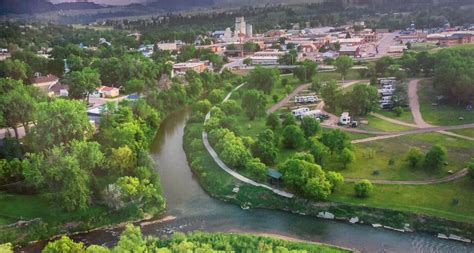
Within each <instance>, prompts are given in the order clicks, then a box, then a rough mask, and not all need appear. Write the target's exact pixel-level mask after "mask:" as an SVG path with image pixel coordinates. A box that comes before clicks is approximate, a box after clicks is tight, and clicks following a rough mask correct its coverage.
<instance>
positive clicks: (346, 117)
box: [339, 112, 351, 125]
mask: <svg viewBox="0 0 474 253" xmlns="http://www.w3.org/2000/svg"><path fill="white" fill-rule="evenodd" d="M349 123H351V116H349V113H348V112H343V113H342V114H341V117H339V124H341V125H347V124H349Z"/></svg>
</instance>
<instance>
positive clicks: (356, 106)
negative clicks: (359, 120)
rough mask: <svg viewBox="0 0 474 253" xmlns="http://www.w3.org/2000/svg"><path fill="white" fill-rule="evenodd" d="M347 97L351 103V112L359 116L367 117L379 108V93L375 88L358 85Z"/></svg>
mask: <svg viewBox="0 0 474 253" xmlns="http://www.w3.org/2000/svg"><path fill="white" fill-rule="evenodd" d="M346 96H348V97H349V98H348V100H349V103H350V110H351V111H352V112H353V113H355V114H358V115H362V116H364V115H367V114H368V113H369V112H371V111H373V110H375V109H376V108H377V106H378V99H379V95H378V91H377V88H376V87H374V86H369V85H365V84H356V85H355V86H354V88H353V89H352V91H350V92H349V93H348V94H347V95H346Z"/></svg>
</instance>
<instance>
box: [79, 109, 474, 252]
mask: <svg viewBox="0 0 474 253" xmlns="http://www.w3.org/2000/svg"><path fill="white" fill-rule="evenodd" d="M187 116H188V112H187V111H186V110H182V111H179V112H176V113H174V114H173V115H172V116H171V117H169V118H168V119H166V120H165V121H164V122H163V124H162V126H161V128H160V129H159V131H158V133H157V135H156V139H155V141H154V144H153V147H152V149H151V154H152V157H153V159H154V160H155V161H157V163H158V164H159V165H158V166H157V170H158V172H159V173H160V175H161V183H162V188H163V193H164V196H165V197H166V200H167V206H168V212H167V214H168V215H170V216H175V217H176V219H174V220H169V221H164V222H162V223H157V224H151V225H146V226H144V227H142V231H143V233H144V234H146V235H158V236H162V235H166V234H170V233H172V232H174V231H182V232H187V231H192V230H203V231H222V232H248V233H262V234H276V235H281V236H287V237H292V238H296V239H302V240H308V241H315V242H322V243H327V244H334V245H338V246H342V247H347V248H352V249H356V250H358V251H361V252H456V253H461V252H474V245H470V244H465V243H459V242H455V241H447V240H441V239H437V238H435V237H434V236H432V235H428V234H422V233H399V232H393V231H387V230H382V229H374V228H372V227H370V226H365V225H351V224H349V223H342V222H337V221H329V220H321V219H317V218H315V217H309V216H301V215H296V214H291V213H287V212H280V211H272V210H259V209H258V210H257V209H255V210H253V209H249V210H242V209H241V208H240V207H239V206H237V205H233V204H228V203H226V202H223V201H219V200H216V199H213V198H211V197H209V196H208V195H207V194H206V193H205V192H204V191H203V190H202V189H201V187H200V186H199V184H198V182H197V181H196V179H195V178H194V176H193V174H192V172H191V169H190V168H189V166H188V164H187V161H186V155H185V153H184V151H183V148H182V144H183V131H184V126H185V124H186V118H187ZM118 234H119V230H99V231H95V232H90V233H87V234H82V235H78V236H73V239H75V240H82V241H86V242H87V243H93V244H102V245H107V246H111V245H113V244H114V243H115V242H116V241H117V239H118Z"/></svg>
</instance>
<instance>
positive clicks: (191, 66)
mask: <svg viewBox="0 0 474 253" xmlns="http://www.w3.org/2000/svg"><path fill="white" fill-rule="evenodd" d="M206 69H207V66H206V62H203V61H190V62H180V63H175V64H173V72H172V74H173V75H184V74H185V73H186V71H188V70H193V71H195V72H197V73H201V72H203V71H204V70H206Z"/></svg>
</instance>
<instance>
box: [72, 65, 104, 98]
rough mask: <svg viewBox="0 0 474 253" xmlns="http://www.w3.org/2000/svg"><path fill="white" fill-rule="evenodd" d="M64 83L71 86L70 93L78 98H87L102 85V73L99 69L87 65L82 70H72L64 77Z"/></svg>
mask: <svg viewBox="0 0 474 253" xmlns="http://www.w3.org/2000/svg"><path fill="white" fill-rule="evenodd" d="M64 83H65V84H67V85H68V86H69V95H70V96H71V97H72V98H76V99H86V101H87V103H89V95H90V94H91V93H93V92H94V91H95V90H96V88H97V87H99V86H100V84H101V81H100V74H99V72H98V71H97V70H95V69H91V68H89V67H86V68H84V69H82V70H81V71H72V72H70V73H68V74H67V75H66V76H65V78H64Z"/></svg>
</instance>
